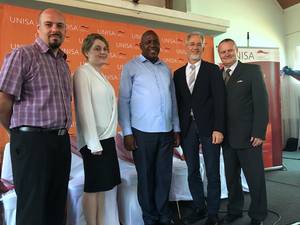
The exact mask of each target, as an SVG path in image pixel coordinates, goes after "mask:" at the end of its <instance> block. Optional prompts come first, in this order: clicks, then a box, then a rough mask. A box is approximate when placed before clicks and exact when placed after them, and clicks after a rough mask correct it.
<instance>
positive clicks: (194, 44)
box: [187, 42, 203, 48]
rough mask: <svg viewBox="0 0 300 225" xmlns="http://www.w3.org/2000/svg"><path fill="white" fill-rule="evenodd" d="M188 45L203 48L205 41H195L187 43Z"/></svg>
mask: <svg viewBox="0 0 300 225" xmlns="http://www.w3.org/2000/svg"><path fill="white" fill-rule="evenodd" d="M187 46H188V47H190V48H194V47H196V48H202V47H203V43H201V42H199V43H194V42H190V43H188V44H187Z"/></svg>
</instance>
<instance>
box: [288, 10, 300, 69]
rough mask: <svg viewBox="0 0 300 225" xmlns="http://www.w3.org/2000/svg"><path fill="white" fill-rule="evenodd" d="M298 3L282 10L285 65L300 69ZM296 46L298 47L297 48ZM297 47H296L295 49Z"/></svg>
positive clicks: (299, 11)
mask: <svg viewBox="0 0 300 225" xmlns="http://www.w3.org/2000/svg"><path fill="white" fill-rule="evenodd" d="M299 15H300V4H297V5H294V6H292V7H290V8H287V9H285V10H284V23H285V39H286V48H287V53H288V54H287V65H288V66H289V67H291V68H293V69H297V70H300V23H299ZM297 46H298V48H297ZM296 48H297V49H296Z"/></svg>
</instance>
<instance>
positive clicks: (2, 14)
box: [0, 4, 214, 151]
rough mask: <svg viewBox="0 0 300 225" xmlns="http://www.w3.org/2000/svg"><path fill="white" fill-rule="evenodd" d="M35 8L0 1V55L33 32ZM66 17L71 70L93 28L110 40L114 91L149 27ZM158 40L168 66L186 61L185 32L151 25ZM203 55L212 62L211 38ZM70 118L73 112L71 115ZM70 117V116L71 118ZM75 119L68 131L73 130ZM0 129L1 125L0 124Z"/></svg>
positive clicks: (1, 135) (0, 135) (3, 138)
mask: <svg viewBox="0 0 300 225" xmlns="http://www.w3.org/2000/svg"><path fill="white" fill-rule="evenodd" d="M38 13H39V10H34V9H29V8H23V7H16V6H12V5H8V4H0V21H1V23H0V31H1V38H0V41H1V42H0V43H1V45H0V49H1V51H0V56H1V58H0V59H1V63H2V62H3V57H4V55H6V54H7V53H8V52H10V51H12V50H13V49H14V48H16V47H19V46H22V45H25V44H30V43H32V42H33V41H34V39H35V37H36V36H37V32H36V25H37V16H38ZM65 16H66V20H67V36H66V39H65V42H64V44H63V46H62V49H63V50H64V51H65V53H66V54H67V55H68V58H67V61H68V64H69V66H70V69H71V72H72V73H73V72H74V71H75V70H76V68H77V67H78V66H80V65H82V64H83V63H84V62H85V60H84V57H83V56H82V54H81V50H80V49H81V44H82V41H83V39H84V38H85V37H86V36H87V34H89V33H93V32H97V33H101V34H103V35H104V36H105V38H106V39H107V40H108V42H109V44H110V59H109V65H108V66H106V67H105V69H104V73H105V74H106V76H107V78H108V79H109V80H110V82H111V83H112V85H113V87H114V88H115V91H116V93H117V94H118V86H119V77H120V73H121V70H122V67H123V65H124V64H125V63H126V62H127V61H129V60H130V59H131V58H133V57H134V56H136V55H139V54H140V49H139V42H140V38H141V34H142V33H144V32H145V31H146V30H148V29H152V28H151V27H146V26H141V25H135V24H128V23H121V22H112V21H107V20H99V19H92V18H87V17H82V16H76V15H71V14H65ZM153 30H155V31H156V32H157V34H158V35H159V37H160V41H161V53H160V58H161V59H162V60H164V61H165V62H166V63H167V64H168V65H169V67H170V68H171V69H172V70H175V69H177V68H178V67H180V66H182V65H184V64H185V62H186V55H185V51H184V40H185V36H186V33H183V32H177V31H172V30H167V29H153ZM204 59H206V60H207V61H210V62H213V61H214V55H213V38H212V37H206V48H205V53H204ZM73 118H74V116H73ZM73 121H74V120H73ZM74 127H75V123H74V122H73V126H72V129H71V133H74V132H75V129H74ZM1 129H2V128H1ZM7 141H8V136H7V135H6V134H5V132H4V131H3V129H2V130H0V151H1V150H2V149H3V148H4V144H5V143H6V142H7Z"/></svg>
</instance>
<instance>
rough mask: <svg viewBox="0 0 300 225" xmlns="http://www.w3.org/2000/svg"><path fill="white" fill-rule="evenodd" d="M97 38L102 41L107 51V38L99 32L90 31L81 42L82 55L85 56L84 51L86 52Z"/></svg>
mask: <svg viewBox="0 0 300 225" xmlns="http://www.w3.org/2000/svg"><path fill="white" fill-rule="evenodd" d="M97 39H98V40H100V41H103V42H104V44H105V45H106V48H107V50H108V51H109V45H108V42H107V40H106V39H105V38H104V37H103V36H102V35H101V34H98V33H91V34H89V35H88V36H86V38H85V39H84V40H83V42H82V46H81V52H82V54H83V55H84V56H85V53H87V52H88V51H89V50H90V49H91V47H92V46H93V44H94V42H95V40H97ZM85 57H86V56H85Z"/></svg>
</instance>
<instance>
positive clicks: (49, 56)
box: [0, 38, 72, 128]
mask: <svg viewBox="0 0 300 225" xmlns="http://www.w3.org/2000/svg"><path fill="white" fill-rule="evenodd" d="M66 57H67V56H66V54H65V53H64V52H62V51H61V50H59V51H58V54H57V56H55V55H54V54H53V52H52V50H51V49H49V47H48V46H47V45H46V44H45V43H44V42H43V41H42V40H41V39H40V38H37V39H36V40H35V42H34V43H33V44H31V45H27V46H24V47H20V48H17V49H15V50H13V51H12V52H11V53H10V54H8V55H7V56H6V57H5V60H4V63H3V66H2V69H1V71H0V91H2V92H4V93H6V94H10V95H13V96H14V97H15V100H14V104H13V113H12V116H11V121H10V128H14V127H19V126H36V127H43V128H69V127H70V126H71V121H72V118H71V98H72V90H71V89H72V87H71V77H70V70H69V67H68V65H67V63H66Z"/></svg>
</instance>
